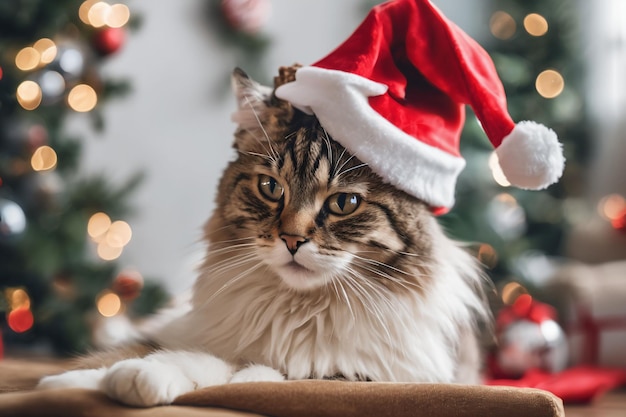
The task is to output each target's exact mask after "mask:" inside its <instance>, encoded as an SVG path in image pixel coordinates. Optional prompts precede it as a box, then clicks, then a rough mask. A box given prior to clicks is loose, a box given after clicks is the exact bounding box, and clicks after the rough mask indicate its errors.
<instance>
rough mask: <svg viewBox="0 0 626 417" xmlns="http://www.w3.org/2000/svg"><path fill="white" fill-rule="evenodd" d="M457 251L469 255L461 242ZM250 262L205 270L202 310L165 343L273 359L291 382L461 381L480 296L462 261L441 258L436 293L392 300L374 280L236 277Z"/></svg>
mask: <svg viewBox="0 0 626 417" xmlns="http://www.w3.org/2000/svg"><path fill="white" fill-rule="evenodd" d="M446 246H447V245H446ZM448 250H450V251H451V253H452V255H459V256H461V258H460V259H464V257H463V255H465V253H463V252H461V251H460V250H459V249H458V248H456V247H455V246H454V245H450V247H449V248H448ZM212 262H220V259H214V260H212ZM451 263H454V262H451ZM247 267H249V266H248V265H245V264H244V265H241V266H240V267H239V268H238V269H235V270H231V271H230V274H229V275H230V277H229V278H228V279H227V278H220V277H214V276H200V278H199V280H198V283H197V284H196V288H195V294H194V307H193V309H192V311H191V312H190V313H189V314H187V315H186V316H184V317H181V318H180V319H178V320H175V321H174V322H173V323H171V325H169V326H167V328H166V329H165V331H163V332H161V333H160V335H155V336H156V338H157V340H158V342H159V343H161V344H163V345H164V347H166V348H170V349H188V348H190V347H195V348H196V349H197V348H198V347H202V349H203V350H206V351H207V352H210V353H212V354H214V355H216V356H218V357H220V358H223V359H225V360H227V361H230V362H233V363H236V364H239V365H247V364H249V363H254V364H263V365H267V366H270V367H272V368H275V369H278V370H280V371H281V372H283V373H284V374H286V375H287V377H288V378H289V379H302V378H311V377H313V378H321V377H332V376H335V375H341V376H343V377H345V378H347V379H351V380H354V379H365V378H369V379H372V380H377V381H406V382H408V381H419V382H452V381H454V380H455V372H456V365H457V363H456V362H457V358H456V349H457V346H458V344H459V332H458V326H459V324H461V325H462V326H467V325H468V323H469V322H470V321H471V317H470V313H469V310H468V305H467V303H468V300H475V297H474V296H473V294H471V291H470V290H469V288H468V287H467V285H466V284H465V282H464V281H463V278H462V277H461V276H460V275H459V273H458V272H457V268H455V267H453V266H450V265H440V266H439V269H440V270H439V271H438V274H437V275H436V276H438V279H437V281H436V282H433V283H432V285H431V287H430V288H429V290H428V297H419V296H417V295H416V294H415V293H414V292H410V293H407V294H404V295H395V296H394V297H390V296H389V295H388V294H384V293H379V292H377V291H375V290H374V288H373V287H372V288H369V287H367V286H363V287H362V288H361V289H360V290H354V289H350V288H348V290H349V291H345V293H344V292H343V290H342V289H337V292H335V290H333V289H332V285H329V286H327V287H325V288H321V289H319V290H318V291H317V292H313V293H310V292H304V293H300V292H297V291H294V290H291V289H288V288H287V287H286V286H285V285H284V284H282V283H281V282H280V278H278V277H277V276H276V275H274V274H273V273H272V272H271V271H269V270H268V269H267V268H265V267H263V268H258V269H257V270H254V271H252V272H251V273H248V274H246V277H245V279H241V280H236V279H235V280H233V279H232V277H233V276H235V277H236V276H237V274H241V273H244V272H245V271H246V268H247ZM340 295H341V296H340Z"/></svg>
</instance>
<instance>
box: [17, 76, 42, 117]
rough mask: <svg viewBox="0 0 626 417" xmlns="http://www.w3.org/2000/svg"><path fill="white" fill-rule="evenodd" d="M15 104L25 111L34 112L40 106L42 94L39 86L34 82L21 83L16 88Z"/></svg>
mask: <svg viewBox="0 0 626 417" xmlns="http://www.w3.org/2000/svg"><path fill="white" fill-rule="evenodd" d="M16 97H17V102H18V103H20V106H22V107H23V108H24V109H26V110H35V109H36V108H37V107H39V105H40V104H41V99H42V93H41V88H40V87H39V84H37V83H36V82H34V81H30V80H27V81H23V82H22V83H21V84H20V85H18V86H17V92H16Z"/></svg>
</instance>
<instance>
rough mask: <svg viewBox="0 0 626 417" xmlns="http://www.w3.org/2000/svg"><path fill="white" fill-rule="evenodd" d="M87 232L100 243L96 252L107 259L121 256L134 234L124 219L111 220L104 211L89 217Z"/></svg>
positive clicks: (110, 259)
mask: <svg viewBox="0 0 626 417" xmlns="http://www.w3.org/2000/svg"><path fill="white" fill-rule="evenodd" d="M87 234H88V235H89V236H90V237H91V239H92V240H93V241H94V242H96V243H98V247H97V248H96V253H97V254H98V256H99V257H100V259H102V260H105V261H112V260H114V259H117V258H119V257H120V256H121V255H122V252H123V250H124V247H125V246H126V245H128V243H129V242H130V240H131V238H132V236H133V232H132V229H131V227H130V225H129V224H128V223H126V222H125V221H123V220H117V221H115V222H111V218H110V217H109V216H108V215H106V214H105V213H102V212H100V213H95V214H94V215H92V216H91V217H90V218H89V221H88V223H87Z"/></svg>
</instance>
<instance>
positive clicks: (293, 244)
mask: <svg viewBox="0 0 626 417" xmlns="http://www.w3.org/2000/svg"><path fill="white" fill-rule="evenodd" d="M280 238H281V240H282V241H283V242H285V245H286V246H287V250H288V251H289V253H291V254H292V255H295V254H296V252H297V251H298V248H299V247H300V246H302V245H304V244H305V243H306V242H308V241H309V239H307V238H305V237H304V236H299V235H288V234H286V233H283V234H281V235H280Z"/></svg>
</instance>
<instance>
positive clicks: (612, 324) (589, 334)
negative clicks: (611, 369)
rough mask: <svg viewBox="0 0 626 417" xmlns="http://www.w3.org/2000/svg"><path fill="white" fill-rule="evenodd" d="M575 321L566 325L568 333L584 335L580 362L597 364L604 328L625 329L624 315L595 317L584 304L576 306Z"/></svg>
mask: <svg viewBox="0 0 626 417" xmlns="http://www.w3.org/2000/svg"><path fill="white" fill-rule="evenodd" d="M576 317H577V323H573V324H572V325H570V326H568V329H567V332H568V334H572V333H574V332H581V333H582V334H583V335H584V336H585V337H584V338H583V340H584V345H583V351H582V358H581V361H582V363H585V364H597V363H598V360H599V359H600V333H601V332H602V331H604V330H611V329H626V317H601V318H595V317H593V315H592V314H591V310H590V309H589V307H588V306H586V305H581V306H579V307H578V308H577V315H576Z"/></svg>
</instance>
